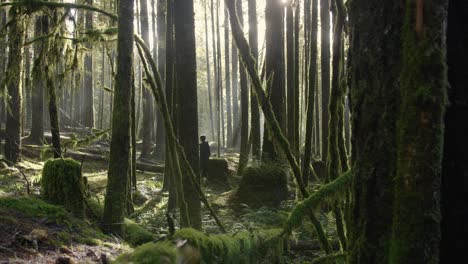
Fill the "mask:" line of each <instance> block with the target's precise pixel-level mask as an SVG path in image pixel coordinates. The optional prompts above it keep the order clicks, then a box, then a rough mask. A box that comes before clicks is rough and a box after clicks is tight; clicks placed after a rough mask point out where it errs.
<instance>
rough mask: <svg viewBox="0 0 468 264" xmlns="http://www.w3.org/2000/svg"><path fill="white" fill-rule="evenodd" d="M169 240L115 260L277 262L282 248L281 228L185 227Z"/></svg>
mask: <svg viewBox="0 0 468 264" xmlns="http://www.w3.org/2000/svg"><path fill="white" fill-rule="evenodd" d="M173 240H174V241H175V242H172V241H167V240H166V241H162V242H158V243H148V244H145V245H142V246H140V247H138V248H137V249H135V251H134V252H133V253H131V254H125V255H122V256H120V257H119V258H118V259H117V260H116V262H115V263H129V262H132V263H182V262H183V263H258V262H260V261H271V262H273V263H278V262H280V256H281V255H282V254H283V248H284V247H283V246H284V245H283V239H282V237H281V229H270V230H261V231H257V232H253V233H250V232H247V231H245V232H240V233H236V234H234V235H227V234H223V235H214V236H210V235H206V234H204V233H202V232H200V231H197V230H194V229H191V228H185V229H180V230H178V231H177V232H176V233H175V234H174V237H173ZM184 241H186V243H184Z"/></svg>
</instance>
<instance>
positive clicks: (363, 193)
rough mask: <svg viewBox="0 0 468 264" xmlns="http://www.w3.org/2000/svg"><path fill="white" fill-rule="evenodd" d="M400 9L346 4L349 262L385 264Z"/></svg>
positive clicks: (361, 0)
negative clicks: (350, 147)
mask: <svg viewBox="0 0 468 264" xmlns="http://www.w3.org/2000/svg"><path fill="white" fill-rule="evenodd" d="M403 8H404V7H403V5H402V4H401V3H395V2H393V1H384V0H379V1H374V2H373V4H372V5H370V4H369V1H366V0H353V1H352V2H349V21H350V24H349V26H350V28H349V30H350V31H349V32H350V53H349V59H350V60H351V61H350V63H349V68H348V69H349V76H350V90H351V98H352V99H351V104H352V113H353V120H352V122H353V124H352V126H353V131H352V134H353V139H352V143H353V152H352V159H353V160H352V167H353V175H354V179H353V185H352V186H353V187H352V188H353V190H352V193H353V195H352V201H353V205H352V209H351V219H350V221H351V222H350V225H349V227H350V228H349V229H348V252H349V255H348V262H349V263H387V262H388V246H389V241H390V237H391V227H392V210H391V209H390V208H392V205H393V198H394V196H393V191H394V188H393V183H394V177H395V175H396V131H397V130H396V120H397V113H398V103H397V102H398V93H399V84H398V78H399V74H400V70H401V67H400V63H401V59H400V58H401V45H402V44H401V28H402V24H403V19H404V11H403V10H404V9H403Z"/></svg>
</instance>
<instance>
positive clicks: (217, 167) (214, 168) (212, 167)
mask: <svg viewBox="0 0 468 264" xmlns="http://www.w3.org/2000/svg"><path fill="white" fill-rule="evenodd" d="M207 177H208V182H209V183H214V184H221V185H228V179H229V168H228V162H227V160H226V159H223V158H216V159H210V160H209V161H208V173H207Z"/></svg>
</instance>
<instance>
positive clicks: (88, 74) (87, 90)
mask: <svg viewBox="0 0 468 264" xmlns="http://www.w3.org/2000/svg"><path fill="white" fill-rule="evenodd" d="M93 2H94V0H87V4H88V5H91V6H92V5H93ZM85 26H86V29H87V30H92V29H94V12H92V11H87V12H86V25H85ZM85 46H86V49H87V50H88V51H87V52H86V54H85V61H84V85H83V101H82V102H83V105H82V108H81V111H82V113H81V123H82V124H83V125H84V126H85V127H90V128H93V127H94V80H93V74H94V68H93V44H92V43H91V42H90V41H88V42H86V44H85Z"/></svg>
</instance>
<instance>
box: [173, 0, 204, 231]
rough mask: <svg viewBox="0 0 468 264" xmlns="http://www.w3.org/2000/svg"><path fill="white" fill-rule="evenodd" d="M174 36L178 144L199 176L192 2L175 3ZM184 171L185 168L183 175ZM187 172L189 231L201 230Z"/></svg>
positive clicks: (192, 187) (186, 191)
mask: <svg viewBox="0 0 468 264" xmlns="http://www.w3.org/2000/svg"><path fill="white" fill-rule="evenodd" d="M174 22H175V23H174V25H175V27H174V33H175V51H176V72H177V88H178V90H179V91H180V94H179V95H180V96H179V103H180V105H179V107H180V113H183V114H181V115H180V120H179V122H180V124H183V125H184V129H181V130H180V131H179V136H180V138H179V139H180V144H181V145H182V146H183V148H184V150H185V153H186V155H187V159H188V160H189V162H190V165H191V166H192V168H194V170H195V171H196V172H198V162H199V157H198V113H197V72H196V69H197V65H196V50H195V21H194V9H193V0H178V1H175V2H174ZM185 170H187V168H184V171H185ZM188 177H190V176H189V175H188V173H187V172H185V173H184V174H183V183H184V197H185V199H186V201H187V204H188V208H189V210H188V211H189V212H188V213H189V219H190V224H191V227H193V228H196V229H201V204H200V199H199V196H198V193H197V191H196V189H195V186H194V185H193V184H192V183H191V181H190V179H189V178H188Z"/></svg>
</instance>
